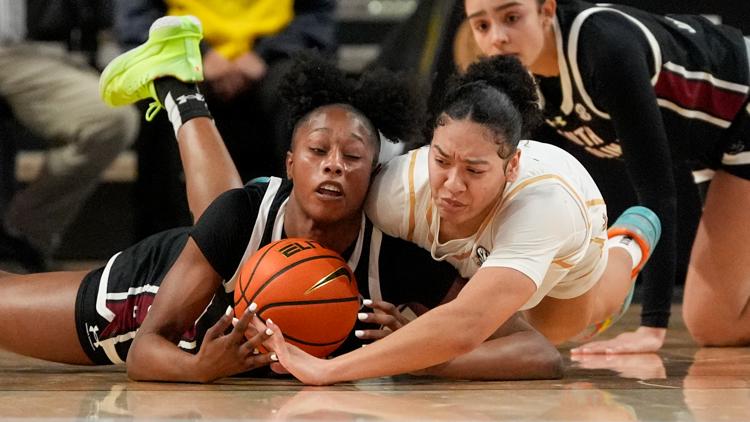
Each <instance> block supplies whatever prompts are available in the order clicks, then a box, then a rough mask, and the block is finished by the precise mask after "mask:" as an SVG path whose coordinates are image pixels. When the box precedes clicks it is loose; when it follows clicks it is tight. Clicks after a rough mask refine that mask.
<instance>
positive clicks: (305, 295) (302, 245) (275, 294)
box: [234, 239, 360, 357]
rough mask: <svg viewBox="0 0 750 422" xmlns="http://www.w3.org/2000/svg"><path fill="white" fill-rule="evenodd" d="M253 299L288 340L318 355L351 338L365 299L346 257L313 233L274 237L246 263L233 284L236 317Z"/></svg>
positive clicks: (323, 354) (261, 316)
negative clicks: (309, 236)
mask: <svg viewBox="0 0 750 422" xmlns="http://www.w3.org/2000/svg"><path fill="white" fill-rule="evenodd" d="M253 302H255V303H256V304H257V305H258V309H257V310H256V314H257V315H258V317H259V318H260V319H262V320H263V321H265V320H266V319H268V318H270V319H271V320H272V321H273V322H274V323H276V324H277V325H278V326H279V327H281V329H282V330H283V332H284V338H285V339H286V340H287V341H288V342H289V343H292V344H294V345H296V346H298V347H300V348H301V349H303V350H305V351H307V352H308V353H310V354H312V355H315V356H318V357H326V356H328V355H329V354H331V353H332V352H333V351H334V350H336V348H338V347H339V346H340V345H341V343H343V342H344V340H346V338H347V336H348V335H349V332H350V331H351V330H352V328H353V327H354V323H355V322H356V319H357V312H358V310H359V305H360V303H359V292H358V290H357V281H356V280H355V279H354V274H352V271H351V269H350V268H349V266H348V265H347V263H346V261H344V259H343V258H341V256H340V255H339V254H338V253H336V252H334V251H332V250H330V249H328V248H325V247H323V246H322V245H321V244H320V243H318V242H316V241H313V240H308V239H282V240H279V241H276V242H273V243H270V244H268V245H266V246H264V247H263V248H261V249H260V250H258V251H257V252H256V253H255V254H254V255H253V256H251V257H250V259H248V260H247V261H246V262H245V263H244V264H243V265H242V268H240V276H239V279H238V281H237V285H236V286H235V289H234V313H235V315H236V316H237V318H239V317H240V316H241V315H242V314H243V313H244V312H245V310H246V309H247V307H248V306H250V304H251V303H253Z"/></svg>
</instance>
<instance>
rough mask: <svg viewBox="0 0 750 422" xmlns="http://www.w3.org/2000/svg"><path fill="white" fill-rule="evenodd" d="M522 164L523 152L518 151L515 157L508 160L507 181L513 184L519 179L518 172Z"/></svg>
mask: <svg viewBox="0 0 750 422" xmlns="http://www.w3.org/2000/svg"><path fill="white" fill-rule="evenodd" d="M520 164H521V150H520V149H516V152H514V153H513V156H512V157H510V159H508V164H507V166H506V167H505V180H506V181H508V182H510V183H513V182H515V181H516V179H517V178H518V170H519V168H520Z"/></svg>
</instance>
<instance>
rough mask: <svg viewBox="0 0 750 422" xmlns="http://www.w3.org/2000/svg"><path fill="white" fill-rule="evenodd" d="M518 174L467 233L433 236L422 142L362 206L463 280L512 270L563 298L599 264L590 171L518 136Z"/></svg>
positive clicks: (599, 210) (587, 281) (601, 221)
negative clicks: (488, 270) (443, 237)
mask: <svg viewBox="0 0 750 422" xmlns="http://www.w3.org/2000/svg"><path fill="white" fill-rule="evenodd" d="M518 149H519V150H520V151H521V161H520V167H519V177H518V178H517V179H516V180H515V181H514V182H513V183H508V184H507V185H506V186H505V189H504V191H503V193H502V195H500V197H499V198H498V199H497V201H496V202H495V204H494V206H493V207H492V209H491V211H490V213H489V214H488V215H487V218H485V220H484V222H483V223H482V224H481V226H480V227H479V229H478V230H477V231H476V232H475V233H474V234H473V235H472V236H470V237H467V238H464V239H453V240H449V241H447V242H440V241H439V240H438V233H439V230H440V218H439V214H438V209H437V207H436V206H434V204H433V201H432V197H431V192H430V184H429V175H428V155H429V146H425V147H422V148H420V149H416V150H413V151H410V152H409V153H407V154H405V155H402V156H399V157H396V158H394V159H393V160H391V161H390V162H388V163H387V164H386V165H385V166H384V167H383V168H382V169H381V171H380V172H379V173H378V175H377V176H376V177H375V180H374V182H373V185H372V187H371V189H370V194H369V197H368V201H367V204H366V212H367V214H368V216H369V217H370V219H371V220H372V222H373V223H374V224H375V225H376V226H378V227H379V228H381V230H383V232H385V233H387V234H389V235H391V236H396V237H400V238H403V239H406V240H409V241H411V242H414V243H416V244H418V245H420V246H421V247H423V248H425V249H428V250H430V251H431V252H432V256H433V258H435V259H438V260H447V261H448V262H450V263H451V264H453V266H455V267H456V268H457V269H458V270H459V272H460V273H461V275H462V276H463V277H467V278H468V277H471V276H473V275H474V274H475V273H476V272H477V270H479V268H481V267H507V268H513V269H515V270H517V271H520V272H521V273H523V274H525V275H526V276H528V277H529V278H530V279H531V280H532V281H533V282H534V283H535V284H536V286H537V291H536V292H535V294H534V295H533V296H532V297H531V299H530V300H529V301H528V302H527V303H526V304H525V305H524V306H523V307H522V309H529V308H531V307H534V306H535V305H536V304H538V303H539V301H541V300H542V298H544V296H547V295H549V296H552V297H555V298H558V299H568V298H573V297H576V296H579V295H581V294H583V293H585V292H586V291H588V290H589V289H590V288H591V287H592V286H593V285H594V284H595V283H596V282H597V281H598V279H599V277H600V276H601V274H602V272H603V271H604V268H605V267H606V263H607V253H606V250H605V249H604V241H605V240H606V237H607V236H606V229H607V211H606V206H605V204H604V200H603V199H602V195H601V193H600V192H599V189H598V188H597V187H596V184H595V183H594V181H593V180H592V179H591V176H590V175H589V174H588V172H587V171H586V170H585V169H584V168H583V166H582V165H581V164H580V163H579V162H578V161H577V160H576V159H575V158H573V157H572V156H571V155H570V154H568V153H566V152H565V151H563V150H561V149H560V148H557V147H555V146H552V145H548V144H543V143H539V142H535V141H521V142H520V144H519V146H518Z"/></svg>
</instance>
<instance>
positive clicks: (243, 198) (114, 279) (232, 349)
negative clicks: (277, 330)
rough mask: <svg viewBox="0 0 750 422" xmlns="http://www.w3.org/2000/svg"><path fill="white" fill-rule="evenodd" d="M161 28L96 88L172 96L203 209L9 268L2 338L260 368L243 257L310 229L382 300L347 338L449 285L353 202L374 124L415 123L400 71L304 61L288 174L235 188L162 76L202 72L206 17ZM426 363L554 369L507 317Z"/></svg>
mask: <svg viewBox="0 0 750 422" xmlns="http://www.w3.org/2000/svg"><path fill="white" fill-rule="evenodd" d="M157 24H159V25H157ZM154 27H155V29H154ZM154 27H152V32H151V37H150V41H149V43H150V44H149V45H147V46H146V47H145V48H142V49H140V50H133V51H131V52H128V53H125V54H124V55H122V56H120V57H119V58H118V59H116V60H115V61H113V62H112V64H110V66H111V67H110V68H108V69H109V71H107V70H105V72H104V74H103V76H102V84H101V89H102V92H103V96H104V98H105V100H106V101H108V102H109V103H127V102H131V101H135V100H137V99H140V98H147V97H152V98H154V100H155V101H156V104H157V105H156V106H154V107H157V108H158V107H165V108H166V110H167V112H168V115H169V118H170V121H171V122H172V123H173V125H174V129H175V134H176V137H177V139H178V143H179V147H180V153H181V157H182V160H183V165H184V167H185V173H186V176H187V188H188V200H189V203H190V209H191V211H192V212H193V214H194V216H195V219H196V221H197V222H196V224H195V225H194V226H193V227H191V228H184V229H175V230H170V231H166V232H163V233H160V234H157V235H154V236H152V237H149V238H147V239H145V240H143V241H141V242H139V243H138V244H136V245H134V246H133V247H131V248H128V249H126V250H125V251H123V252H121V253H118V254H116V255H115V256H113V257H112V258H111V259H110V260H109V261H108V262H107V264H106V265H105V266H103V267H102V268H99V269H96V270H94V271H91V272H57V273H45V274H32V275H12V274H7V273H6V274H3V275H2V277H1V278H2V280H0V321H2V322H3V323H2V324H1V325H0V345H2V346H3V347H5V348H8V349H10V350H12V351H15V352H17V353H21V354H24V355H29V356H33V357H37V358H41V359H47V360H53V361H57V362H64V363H74V364H89V365H90V364H111V363H122V362H124V361H126V362H127V369H128V375H129V376H130V377H132V378H134V379H137V380H168V381H200V382H207V381H212V380H215V379H217V378H220V377H223V376H228V375H233V374H237V373H240V372H244V371H247V370H249V369H253V368H257V367H260V366H263V365H266V364H268V363H269V362H270V361H271V359H272V357H271V355H270V354H258V353H257V351H255V349H256V348H257V346H258V345H259V344H260V343H261V342H262V341H263V340H265V339H267V338H268V336H269V335H270V333H268V332H257V330H256V331H255V336H254V337H252V338H251V339H250V340H246V338H245V333H246V332H248V331H249V332H253V330H254V325H253V324H251V320H252V318H253V317H254V315H253V313H252V312H247V313H246V314H245V315H243V316H242V317H241V318H240V319H239V321H236V325H235V327H234V328H231V325H232V317H231V313H228V312H227V311H230V310H231V304H232V302H233V301H232V295H233V288H234V278H235V276H236V273H237V269H238V268H239V267H240V265H241V263H242V262H243V261H244V260H245V259H246V258H247V257H248V256H250V255H251V254H252V253H253V252H254V251H256V250H257V249H258V248H260V247H262V246H263V245H265V244H267V243H269V242H270V241H273V240H276V239H279V238H283V237H307V238H313V239H316V240H318V241H320V242H321V243H323V244H325V245H326V246H328V247H330V248H332V249H334V250H336V251H338V252H339V253H341V254H342V255H343V256H344V257H345V258H346V259H348V263H349V265H350V266H351V267H352V269H353V271H354V272H355V275H356V276H357V280H358V283H359V289H360V292H361V294H362V295H363V296H364V298H365V299H369V301H368V302H366V303H369V302H372V303H371V304H370V305H369V306H370V307H371V308H373V309H378V310H381V311H382V312H378V313H375V312H366V311H365V312H363V313H364V314H366V316H364V317H363V318H361V320H360V321H358V323H357V326H356V327H355V328H356V330H355V332H354V333H353V336H351V337H350V339H349V340H347V342H346V343H345V345H344V346H342V351H345V350H348V349H351V348H353V347H358V346H359V345H361V344H362V340H367V339H373V338H378V337H382V336H383V335H384V331H383V329H380V328H379V326H385V327H386V328H387V329H392V330H393V329H398V328H399V327H400V326H401V325H402V324H403V323H404V322H405V321H403V320H402V319H401V318H400V316H399V313H398V312H397V310H396V309H395V307H394V306H393V305H392V304H411V303H415V304H418V305H419V306H417V307H418V308H419V307H434V306H436V305H438V304H439V303H440V302H441V301H444V300H449V299H450V298H451V297H453V296H454V295H455V294H456V291H457V289H458V288H459V287H460V283H459V282H458V281H456V272H455V270H453V269H452V268H450V267H449V266H448V265H447V264H444V263H438V262H435V261H433V260H432V259H431V257H430V255H429V253H426V252H425V251H422V250H421V249H420V248H419V247H418V246H416V245H411V244H409V243H407V242H405V241H401V240H397V239H394V238H390V237H388V236H385V235H383V234H382V233H381V232H380V231H378V230H377V229H374V228H373V227H372V225H371V224H370V223H369V222H368V221H367V220H366V218H365V217H364V214H363V212H362V203H363V201H364V198H365V195H366V193H367V190H368V187H369V182H370V175H371V173H372V171H373V169H374V166H375V163H376V162H377V151H378V147H379V142H380V141H379V139H380V138H379V136H378V134H379V133H382V134H383V135H384V136H386V137H387V138H388V139H402V138H405V137H406V136H408V135H409V133H410V132H411V131H412V130H413V126H414V125H413V121H412V120H413V119H414V118H415V116H416V115H415V113H416V110H417V108H416V105H415V101H414V100H413V99H412V98H411V97H410V96H409V95H408V91H409V90H408V89H407V86H406V85H405V83H404V81H402V80H400V79H398V78H395V77H394V75H391V74H389V73H378V72H375V73H371V74H369V75H367V76H364V77H363V78H362V79H361V80H360V81H358V82H356V81H352V80H350V79H348V78H346V77H345V76H344V75H343V74H342V73H341V72H340V71H338V70H337V69H336V68H335V67H334V66H333V65H331V64H328V63H326V62H323V61H321V60H319V59H314V58H308V59H306V60H302V61H300V63H299V64H298V65H297V67H295V68H294V69H293V70H292V72H291V73H290V74H289V76H288V77H287V80H286V84H285V86H284V89H283V92H281V95H282V96H283V97H284V98H286V99H287V100H289V101H290V103H291V109H292V110H291V113H290V114H291V117H290V120H291V121H292V122H294V130H293V135H292V145H291V148H290V152H289V154H288V157H287V172H288V176H289V179H290V180H293V181H294V184H293V185H292V183H291V182H290V181H282V180H280V179H275V178H272V179H268V180H259V181H254V182H251V183H249V184H247V185H245V186H243V185H242V183H241V181H240V179H239V176H238V175H237V171H236V169H235V167H234V165H233V164H232V162H231V159H230V158H229V155H228V154H227V152H226V149H225V147H224V145H223V143H222V141H221V138H220V136H219V134H218V133H217V131H216V128H215V126H214V124H213V121H212V120H211V119H210V115H209V113H208V108H207V107H206V104H205V102H204V99H203V97H202V95H201V94H200V92H198V90H197V87H196V86H195V84H191V83H184V82H180V81H178V80H177V79H175V78H172V77H158V76H157V75H165V74H167V75H169V74H171V75H178V76H180V77H182V78H184V79H187V80H194V79H197V78H199V77H200V68H198V69H197V70H196V69H195V68H194V67H192V66H193V64H194V63H200V57H197V60H192V61H191V60H190V59H195V56H194V55H193V56H192V57H191V52H190V50H188V51H182V50H180V49H184V48H186V47H191V46H193V47H196V48H195V49H194V51H195V52H197V51H198V49H197V42H198V38H199V31H200V27H198V26H196V25H195V24H194V23H192V21H191V20H190V19H189V18H185V17H179V18H176V17H171V18H165V19H162V20H159V21H157V23H155V26H154ZM159 31H168V34H167V35H168V36H165V37H164V38H165V40H163V41H158V36H159V35H160V34H159ZM195 32H197V33H198V35H197V36H196V35H195ZM155 40H156V41H155ZM157 43H158V44H159V45H157V47H159V48H153V47H154V46H153V44H157ZM170 50H171V51H172V52H173V53H174V50H177V52H176V53H175V54H174V55H173V56H171V57H169V58H168V60H169V63H165V62H162V61H160V60H161V59H167V55H166V54H161V55H160V54H158V53H157V54H155V52H156V51H170ZM193 54H198V53H193ZM174 57H178V60H175V59H174ZM179 57H183V59H179ZM191 72H194V73H196V78H191V76H190V75H191ZM154 79H155V81H153V82H152V80H154ZM133 81H136V82H135V83H132V82H133ZM222 192H223V193H222ZM425 373H428V374H432V375H441V376H448V377H461V378H491V379H498V378H548V377H556V376H559V373H560V358H559V354H558V353H557V351H556V350H555V349H554V347H552V346H551V345H550V344H549V343H548V342H547V341H546V340H545V339H544V338H543V337H542V336H541V335H540V334H538V333H536V332H535V331H533V330H532V329H531V328H530V327H529V326H528V325H526V324H525V323H524V322H523V321H521V320H520V319H519V318H516V319H515V320H514V321H512V322H511V323H509V324H506V326H504V327H503V328H501V329H500V330H499V331H498V332H497V333H495V335H494V336H492V337H491V338H490V339H488V341H487V342H486V343H485V347H482V348H480V350H479V352H478V353H475V354H471V355H468V356H466V357H464V358H463V359H460V360H457V362H454V363H453V364H452V365H445V366H441V367H440V368H433V369H432V370H428V371H425Z"/></svg>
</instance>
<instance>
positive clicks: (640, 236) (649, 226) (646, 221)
mask: <svg viewBox="0 0 750 422" xmlns="http://www.w3.org/2000/svg"><path fill="white" fill-rule="evenodd" d="M607 236H608V237H609V238H610V239H613V238H615V237H617V236H622V238H621V239H620V242H626V243H627V242H635V243H636V244H637V245H638V247H639V248H640V250H641V260H640V262H637V263H635V262H634V263H633V270H632V272H631V273H630V277H631V279H633V280H635V278H636V277H637V276H638V273H640V271H641V269H643V266H644V265H646V262H647V261H648V259H649V258H650V257H651V253H652V252H653V250H654V248H655V247H656V244H657V243H659V238H660V237H661V222H660V221H659V217H657V215H656V214H655V213H654V212H653V211H651V210H650V209H648V208H646V207H641V206H635V207H630V208H628V209H627V210H625V212H623V213H622V215H620V217H618V218H617V220H616V221H615V222H614V224H612V226H610V228H609V230H608V231H607ZM634 292H635V283H632V285H631V287H630V291H629V292H628V295H627V297H626V298H625V301H624V302H623V304H622V306H621V307H620V309H619V310H618V311H617V312H615V313H613V314H612V315H610V316H608V317H607V318H605V319H604V320H602V321H599V322H597V323H595V324H592V325H590V326H588V327H587V328H586V329H585V330H584V331H583V332H581V333H580V334H578V335H577V336H576V337H575V338H574V339H573V340H572V341H574V342H586V341H589V340H591V339H592V338H594V337H596V336H597V335H599V334H601V333H603V332H604V331H606V330H607V329H608V328H609V327H611V326H612V324H614V323H615V322H617V321H618V320H619V319H620V318H622V316H623V315H625V312H626V311H627V310H628V308H629V307H630V303H631V302H632V301H633V293H634Z"/></svg>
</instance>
